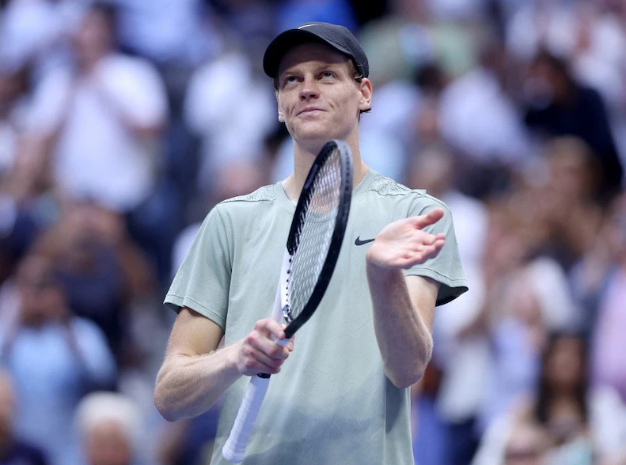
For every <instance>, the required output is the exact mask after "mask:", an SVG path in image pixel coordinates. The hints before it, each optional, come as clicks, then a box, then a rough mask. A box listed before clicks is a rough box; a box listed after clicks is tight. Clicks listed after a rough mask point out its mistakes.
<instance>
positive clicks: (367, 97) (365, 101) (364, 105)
mask: <svg viewBox="0 0 626 465" xmlns="http://www.w3.org/2000/svg"><path fill="white" fill-rule="evenodd" d="M360 91H361V98H360V99H359V110H361V111H364V110H367V109H369V108H370V107H371V106H372V82H371V81H370V80H369V79H367V78H363V80H362V81H361V83H360Z"/></svg>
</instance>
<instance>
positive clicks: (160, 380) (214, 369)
mask: <svg viewBox="0 0 626 465" xmlns="http://www.w3.org/2000/svg"><path fill="white" fill-rule="evenodd" d="M237 350H238V349H237V347H236V344H235V345H232V346H229V347H226V348H224V349H221V350H217V351H215V352H212V353H210V354H205V355H180V354H171V355H168V356H167V358H166V360H165V363H164V364H163V366H162V367H161V370H160V371H159V374H158V375H157V380H156V386H155V405H156V407H157V409H158V411H159V412H160V413H161V415H162V416H163V418H165V419H166V420H168V421H175V420H180V419H183V418H191V417H195V416H197V415H200V414H201V413H203V412H205V411H207V410H208V409H209V408H210V407H211V406H212V405H213V404H214V403H215V401H216V400H217V399H218V398H219V397H220V396H221V395H222V394H223V393H224V392H225V391H226V389H228V388H229V387H230V386H231V385H232V384H233V383H234V382H235V381H236V380H237V379H239V377H241V376H242V375H241V373H240V372H239V371H238V370H237V366H236V351H237Z"/></svg>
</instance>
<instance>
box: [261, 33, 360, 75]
mask: <svg viewBox="0 0 626 465" xmlns="http://www.w3.org/2000/svg"><path fill="white" fill-rule="evenodd" d="M310 42H318V43H322V44H326V45H329V46H330V47H332V48H334V49H335V50H337V51H339V52H341V53H343V54H345V55H347V56H348V57H350V58H351V57H352V55H351V54H350V51H349V50H346V49H345V48H344V47H342V46H340V45H338V44H336V43H334V42H331V41H329V40H327V39H323V38H322V37H319V36H318V35H317V34H315V33H313V32H311V31H307V30H306V29H290V30H288V31H285V32H283V33H281V34H279V35H278V36H276V38H275V39H274V40H272V42H271V43H270V44H269V45H268V47H267V49H266V50H265V55H264V56H263V71H265V74H267V75H268V76H269V77H271V78H275V77H277V76H278V68H279V66H280V61H281V60H282V59H283V57H284V56H285V54H286V53H287V52H288V51H289V50H291V49H292V48H294V47H297V46H298V45H302V44H306V43H310Z"/></svg>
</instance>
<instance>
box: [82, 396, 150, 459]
mask: <svg viewBox="0 0 626 465" xmlns="http://www.w3.org/2000/svg"><path fill="white" fill-rule="evenodd" d="M105 421H111V422H114V423H115V424H117V425H118V426H120V427H121V429H122V430H123V431H124V434H125V436H126V438H127V439H128V443H129V445H130V446H131V449H132V450H134V451H137V450H138V448H139V447H140V445H141V444H142V442H141V440H142V437H141V436H142V431H143V428H142V424H141V421H142V417H141V413H140V412H139V408H138V407H137V405H136V404H135V402H133V401H132V400H131V399H130V398H128V397H127V396H125V395H123V394H119V393H115V392H103V391H102V392H94V393H91V394H88V395H87V396H85V397H84V398H83V399H82V400H81V402H80V403H79V404H78V407H77V409H76V417H75V422H76V428H77V430H78V432H79V434H80V435H81V436H85V435H87V434H88V433H89V431H91V430H92V429H93V428H94V427H95V426H97V425H98V424H100V423H101V422H105Z"/></svg>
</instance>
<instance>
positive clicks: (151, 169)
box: [0, 0, 626, 465]
mask: <svg viewBox="0 0 626 465" xmlns="http://www.w3.org/2000/svg"><path fill="white" fill-rule="evenodd" d="M306 21H328V22H333V23H339V24H343V25H345V26H346V27H348V28H349V29H351V30H352V31H353V32H354V33H355V35H357V37H358V38H359V40H360V41H361V43H362V44H363V46H364V48H365V50H366V52H367V54H368V56H369V59H370V65H371V66H370V68H371V70H372V71H371V79H372V82H373V85H374V102H373V111H372V113H371V114H368V115H364V116H363V118H362V121H361V149H362V154H363V157H364V159H365V161H366V163H368V164H369V165H370V166H371V167H372V168H373V169H375V170H377V171H379V172H381V173H383V174H385V175H387V176H390V177H392V178H394V179H396V180H397V181H400V182H402V183H404V184H406V185H408V186H409V187H411V188H419V189H426V190H427V191H428V192H429V193H431V194H433V195H435V196H437V197H439V198H441V199H442V200H444V201H445V202H446V203H447V204H448V206H449V207H450V209H451V211H452V214H453V216H454V221H455V226H456V232H457V237H458V242H459V247H460V252H461V256H462V260H463V264H464V267H465V271H466V274H467V277H468V280H469V283H470V289H471V290H470V292H468V293H467V294H466V295H464V296H462V297H461V298H459V299H458V300H457V301H455V302H453V303H451V304H448V305H446V306H444V307H441V308H438V309H437V311H436V321H435V354H434V357H433V360H432V363H431V364H430V366H429V368H428V371H427V373H426V375H425V377H424V379H423V380H422V381H421V382H420V383H419V384H418V385H416V386H414V388H413V389H412V396H413V412H414V416H413V434H414V450H415V462H416V464H419V465H465V464H475V465H523V464H524V465H540V464H551V465H552V464H554V465H557V464H558V465H570V464H571V465H591V464H594V465H595V464H598V465H620V464H621V465H624V464H626V407H625V402H626V195H625V193H624V187H623V178H624V175H623V168H622V167H623V166H624V163H625V162H626V2H624V1H622V0H593V1H592V0H587V1H575V0H388V1H382V0H378V1H375V0H368V1H367V2H364V1H358V0H150V1H148V0H110V1H107V2H92V1H89V0H3V1H0V464H3V465H18V464H20V465H34V464H36V465H44V464H47V465H79V464H82V465H87V464H89V465H135V464H137V465H150V464H155V465H156V464H159V465H198V464H207V463H209V461H210V451H211V449H212V442H213V438H214V435H215V428H216V418H217V406H216V407H215V408H213V409H212V410H211V411H209V412H207V413H206V414H204V415H202V416H200V417H198V418H196V419H194V420H188V421H181V422H177V423H174V424H169V423H166V422H165V421H164V420H162V419H161V418H160V416H159V415H158V413H157V412H156V410H155V408H154V405H153V386H154V378H155V375H156V372H157V370H158V368H159V366H160V363H161V361H162V358H163V353H164V350H165V345H166V342H167V337H168V334H169V330H170V328H171V325H172V322H173V320H174V317H175V315H174V314H173V312H170V311H168V310H166V309H165V308H164V307H163V306H162V299H163V296H164V295H165V292H166V290H167V288H168V286H169V283H170V280H171V278H172V276H173V274H174V273H175V272H176V270H177V268H178V266H179V264H180V262H181V260H182V259H183V257H184V256H185V254H186V251H187V250H188V247H189V245H190V242H191V241H192V240H193V238H194V236H195V233H196V231H197V228H198V226H199V223H200V222H201V221H202V219H203V218H204V216H205V215H206V214H207V213H208V211H209V210H210V209H211V207H212V206H213V205H215V204H216V203H217V202H219V201H220V200H222V199H224V198H227V197H231V196H235V195H239V194H243V193H247V192H250V191H252V190H254V189H255V188H257V187H259V186H261V185H264V184H268V183H274V182H276V181H278V180H281V179H283V178H285V177H286V176H287V175H288V174H289V172H290V170H291V169H292V158H291V157H292V147H291V145H290V140H289V137H288V135H287V134H286V132H285V129H284V128H283V127H282V125H281V124H280V123H278V120H277V111H276V104H275V101H274V96H273V86H272V83H271V80H270V79H269V78H267V77H266V76H265V75H264V74H263V73H262V70H261V61H262V54H263V51H264V49H265V47H266V46H267V44H268V43H269V41H270V40H271V38H272V37H273V36H274V35H275V34H277V33H278V32H280V31H282V30H284V29H286V28H289V27H295V26H297V25H299V24H301V23H303V22H306ZM346 434H350V432H346Z"/></svg>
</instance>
